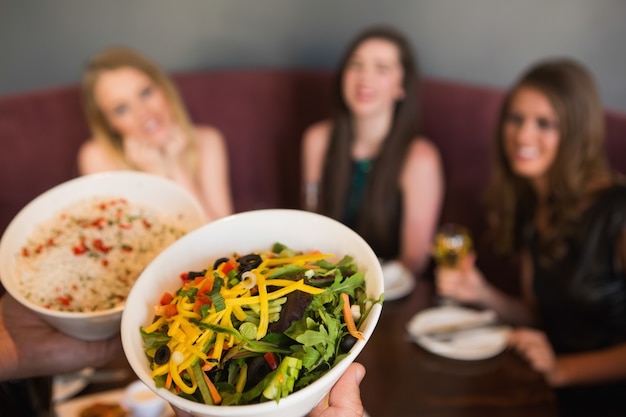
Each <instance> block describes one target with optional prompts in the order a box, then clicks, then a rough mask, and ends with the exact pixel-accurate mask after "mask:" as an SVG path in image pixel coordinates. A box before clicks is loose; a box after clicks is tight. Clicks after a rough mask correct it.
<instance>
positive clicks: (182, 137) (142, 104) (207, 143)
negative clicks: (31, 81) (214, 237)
mask: <svg viewBox="0 0 626 417" xmlns="http://www.w3.org/2000/svg"><path fill="white" fill-rule="evenodd" d="M82 99H83V106H84V110H85V114H86V117H87V122H88V124H89V126H90V129H91V134H92V137H91V139H89V140H88V141H87V142H85V143H84V144H83V145H82V147H81V148H80V150H79V153H78V167H79V171H80V173H81V175H85V174H90V173H95V172H101V171H111V170H123V169H130V170H138V171H143V172H147V173H151V174H155V175H160V176H163V177H166V178H169V179H171V180H173V181H175V182H177V183H178V184H180V185H181V186H183V187H185V188H186V189H188V190H189V191H190V192H191V193H192V194H194V195H195V196H196V197H197V199H198V200H199V201H200V203H201V204H202V206H203V207H204V210H205V213H206V216H207V220H209V221H211V220H215V219H218V218H220V217H223V216H226V215H228V214H230V213H231V212H232V198H231V194H230V181H229V175H228V173H229V171H228V156H227V149H226V146H225V143H224V139H223V137H222V135H221V133H220V132H219V131H218V130H217V129H215V128H214V127H210V126H196V125H193V124H192V123H191V121H190V120H189V116H188V115H187V112H186V110H185V108H184V106H183V103H182V101H181V99H180V97H179V94H178V92H177V90H176V88H175V87H174V85H173V83H172V82H171V80H170V79H169V78H168V76H167V75H166V74H165V73H164V72H163V71H162V70H161V69H160V68H159V67H158V66H157V65H155V64H154V63H153V62H151V61H150V60H149V59H147V58H146V57H144V56H142V55H141V54H139V53H137V52H135V51H133V50H131V49H128V48H122V47H113V48H109V49H105V50H104V51H102V52H100V53H99V54H97V55H96V56H95V57H93V58H92V59H91V61H90V62H89V63H88V64H87V68H86V71H85V73H84V75H83V81H82Z"/></svg>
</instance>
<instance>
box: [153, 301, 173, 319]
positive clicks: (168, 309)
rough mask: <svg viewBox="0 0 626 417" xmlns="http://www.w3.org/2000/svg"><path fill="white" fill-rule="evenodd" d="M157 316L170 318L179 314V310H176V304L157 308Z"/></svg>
mask: <svg viewBox="0 0 626 417" xmlns="http://www.w3.org/2000/svg"><path fill="white" fill-rule="evenodd" d="M155 314H156V315H157V316H163V317H167V318H169V317H173V316H175V315H176V314H178V309H177V308H176V304H167V305H164V306H158V307H156V308H155Z"/></svg>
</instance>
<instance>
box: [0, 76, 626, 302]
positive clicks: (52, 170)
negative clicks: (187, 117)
mask: <svg viewBox="0 0 626 417" xmlns="http://www.w3.org/2000/svg"><path fill="white" fill-rule="evenodd" d="M331 77H332V76H331V74H330V73H329V72H326V71H306V70H241V71H203V72H195V73H187V74H176V75H175V76H174V79H175V81H176V83H177V85H178V86H179V88H180V91H181V93H182V96H183V98H184V100H185V102H186V104H187V107H188V109H189V112H190V114H191V116H192V119H193V120H194V122H196V123H206V124H211V125H214V126H216V127H217V128H218V129H220V130H221V131H222V133H223V134H224V136H225V138H226V140H227V145H228V151H229V156H230V174H231V181H232V188H233V198H234V205H235V210H236V211H245V210H251V209H260V208H273V207H286V208H295V207H298V203H299V200H300V196H299V184H300V139H301V135H302V132H303V131H304V129H305V128H306V127H307V126H308V125H309V124H311V123H313V122H314V121H317V120H319V119H321V118H323V117H326V116H327V115H328V112H329V109H330V95H331V94H330V93H331V91H330V90H331ZM421 95H422V100H423V113H422V115H421V118H422V125H423V130H424V135H425V136H426V137H428V138H430V139H431V140H433V141H434V142H435V143H436V144H437V146H438V147H439V149H440V151H441V154H442V158H443V161H444V166H445V172H446V182H447V190H446V196H445V203H444V208H443V212H442V221H456V222H460V223H463V224H466V225H468V226H469V227H470V228H471V230H472V232H473V233H474V235H475V236H476V237H477V240H478V241H479V255H480V256H479V258H478V259H479V264H480V266H481V267H482V268H485V269H487V271H486V272H487V275H488V276H494V277H496V278H495V279H496V280H497V281H498V284H499V285H500V286H501V287H503V288H504V289H507V290H510V291H516V289H517V282H516V277H515V276H514V275H511V274H514V272H510V271H511V270H508V269H502V268H505V267H507V264H505V263H503V262H502V260H498V259H496V258H493V257H492V256H491V254H490V253H489V252H487V251H486V250H485V249H482V248H481V246H480V241H481V239H480V236H481V234H482V231H483V229H484V215H483V210H482V208H481V204H480V200H481V197H482V193H483V192H484V187H485V185H486V183H487V181H488V178H489V163H490V158H491V154H490V153H491V139H492V133H493V129H494V125H495V122H496V118H497V112H498V108H499V106H500V103H501V100H502V96H503V93H502V91H501V90H499V89H494V88H486V87H482V86H477V85H468V84H463V83H459V82H453V81H447V80H441V79H431V78H427V79H425V80H424V82H423V86H422V91H421ZM607 128H608V132H607V134H608V136H607V149H608V151H609V157H610V161H611V163H612V164H613V165H614V166H615V167H616V168H617V169H619V170H620V171H622V172H626V142H625V140H624V139H623V138H624V137H626V115H624V114H618V113H616V112H607ZM88 135H89V132H88V129H87V126H86V123H85V120H84V116H83V113H82V111H81V108H80V99H79V92H78V87H77V86H75V85H73V86H66V87H59V88H50V89H45V90H38V91H32V92H27V93H23V94H18V95H12V96H6V97H0V149H1V151H0V232H1V231H4V229H5V228H6V226H7V225H8V223H9V222H10V220H11V219H12V218H13V216H15V214H17V212H18V211H19V210H20V209H21V208H22V207H23V206H24V205H25V204H27V203H28V202H29V201H30V200H32V199H33V198H34V197H36V196H37V195H39V194H41V193H42V192H44V191H46V190H47V189H49V188H51V187H53V186H54V185H57V184H59V183H61V182H63V181H66V180H68V179H71V178H73V177H75V176H76V175H77V169H76V153H77V151H78V147H79V146H80V144H81V143H82V142H83V141H84V140H85V139H86V138H87V137H88ZM490 268H491V269H493V270H494V271H495V272H497V273H496V274H490V273H489V269H490Z"/></svg>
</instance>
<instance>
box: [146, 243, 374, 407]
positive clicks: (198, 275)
mask: <svg viewBox="0 0 626 417" xmlns="http://www.w3.org/2000/svg"><path fill="white" fill-rule="evenodd" d="M335 259H337V258H336V257H335V256H334V255H333V254H328V253H322V252H319V251H313V252H309V253H303V252H296V251H294V250H292V249H291V248H289V247H286V246H285V245H283V244H280V243H275V244H274V245H273V247H272V248H270V249H267V250H261V251H258V252H254V253H250V254H246V255H243V256H242V255H239V254H237V253H235V254H233V255H231V256H228V257H224V258H220V259H217V260H216V261H215V262H214V264H213V265H212V266H210V267H207V269H205V270H202V271H186V272H183V273H182V274H181V277H180V278H181V287H180V288H179V289H178V290H177V291H176V293H175V294H171V293H167V292H166V293H164V294H163V296H162V297H161V300H160V303H159V305H157V306H155V316H154V319H153V322H152V323H151V324H150V325H148V326H145V327H142V328H141V329H140V331H141V335H142V338H143V342H144V351H145V353H146V356H147V358H148V360H149V361H150V369H151V370H152V377H153V378H154V381H155V384H156V386H157V387H159V388H166V389H168V390H170V391H171V392H173V393H175V394H177V395H179V396H181V397H184V398H186V399H189V400H192V401H195V402H199V403H204V404H221V405H245V404H255V403H259V402H264V401H271V400H274V401H277V402H278V401H279V400H280V399H281V398H284V397H286V396H287V395H289V394H290V393H292V392H294V391H297V390H299V389H302V388H303V387H305V386H307V385H309V384H311V383H312V382H314V381H315V380H317V379H318V378H320V377H321V376H322V375H324V374H325V373H326V372H327V371H328V370H330V369H331V368H332V367H333V365H334V364H336V363H337V362H338V361H340V360H341V359H342V358H343V357H345V356H346V355H347V353H348V352H349V350H350V348H351V347H352V346H353V345H354V343H355V342H356V341H357V340H358V339H363V336H362V335H361V333H360V332H359V330H358V329H359V328H360V327H361V325H362V323H363V322H364V321H365V319H366V318H367V316H368V314H369V312H370V311H371V308H372V306H373V305H374V304H375V303H382V302H383V298H382V295H381V296H380V298H378V299H373V298H371V297H368V296H367V294H366V292H365V279H364V278H365V275H364V272H362V271H358V270H357V267H356V264H355V262H354V260H353V259H352V258H351V257H350V256H344V257H343V258H341V259H339V260H338V261H334V260H335Z"/></svg>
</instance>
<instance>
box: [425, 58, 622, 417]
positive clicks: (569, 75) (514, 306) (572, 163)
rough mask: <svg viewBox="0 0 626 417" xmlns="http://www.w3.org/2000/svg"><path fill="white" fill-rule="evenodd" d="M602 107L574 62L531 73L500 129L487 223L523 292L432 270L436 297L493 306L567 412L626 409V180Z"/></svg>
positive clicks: (468, 268)
mask: <svg viewBox="0 0 626 417" xmlns="http://www.w3.org/2000/svg"><path fill="white" fill-rule="evenodd" d="M604 129H605V126H604V112H603V108H602V105H601V101H600V98H599V95H598V92H597V89H596V86H595V83H594V81H593V78H592V77H591V75H590V74H589V73H588V71H587V70H586V69H585V68H584V67H583V66H582V65H581V64H579V63H578V62H576V61H573V60H570V59H559V60H548V61H545V62H542V63H539V64H538V65H536V66H535V67H533V68H531V69H530V70H529V71H528V72H526V73H525V74H524V75H523V76H522V77H521V79H520V80H519V81H518V82H517V83H516V84H515V85H514V86H513V88H511V90H510V91H509V92H508V94H507V95H506V97H505V100H504V104H503V106H502V112H501V114H500V118H499V121H498V125H497V135H496V141H495V162H494V179H493V183H492V187H491V189H490V195H489V197H490V198H489V221H490V223H491V226H492V231H493V237H494V243H495V245H496V247H497V248H498V249H499V250H501V251H503V252H505V253H508V254H511V255H518V256H519V259H520V261H521V262H520V264H521V266H522V271H521V276H522V287H523V288H522V295H523V297H522V299H521V300H518V299H513V298H511V297H508V296H506V295H504V294H503V293H501V292H499V291H498V290H496V289H495V288H494V287H492V286H491V285H489V284H488V283H487V281H486V280H485V278H484V277H483V276H482V274H481V273H480V271H478V270H477V269H476V268H475V267H474V265H473V264H472V263H473V262H472V260H471V259H470V260H468V262H467V263H466V264H465V265H463V267H462V268H460V269H456V270H454V269H443V268H440V269H439V270H438V271H437V284H438V289H439V292H440V294H442V295H445V296H448V297H453V298H456V299H458V300H461V301H464V302H470V303H476V304H479V305H483V306H485V307H488V308H492V309H494V310H495V311H496V312H498V313H499V315H500V316H501V317H502V318H503V319H505V320H507V321H509V322H510V323H513V324H516V325H520V326H523V327H520V328H518V329H517V330H515V331H513V332H512V334H511V336H510V345H511V346H512V347H513V348H514V349H515V350H516V351H518V352H519V353H520V354H521V355H522V357H524V358H525V359H527V360H528V361H529V363H530V364H531V366H532V367H533V368H535V369H536V370H537V371H539V372H541V373H543V375H544V376H545V378H546V380H547V382H548V383H549V384H550V385H552V386H554V387H556V388H557V391H556V392H557V394H558V398H559V403H560V405H561V408H562V414H561V415H563V416H569V415H581V416H591V415H593V416H608V415H611V416H612V415H626V402H625V401H623V395H624V393H625V392H626V270H625V269H624V268H625V267H626V185H625V183H624V181H623V179H622V177H621V176H620V175H618V174H617V173H615V172H613V171H612V170H611V169H610V167H609V164H608V162H607V159H606V155H605V151H604V136H605V132H604Z"/></svg>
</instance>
